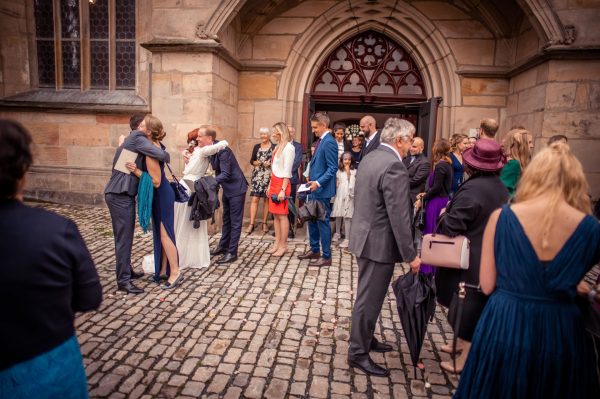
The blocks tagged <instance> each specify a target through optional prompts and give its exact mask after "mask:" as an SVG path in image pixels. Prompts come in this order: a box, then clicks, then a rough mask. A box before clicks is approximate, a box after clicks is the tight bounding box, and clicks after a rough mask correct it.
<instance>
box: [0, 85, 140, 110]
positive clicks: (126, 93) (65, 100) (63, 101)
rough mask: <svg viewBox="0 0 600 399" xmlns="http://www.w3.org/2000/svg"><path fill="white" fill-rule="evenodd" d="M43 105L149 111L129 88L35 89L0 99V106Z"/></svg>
mask: <svg viewBox="0 0 600 399" xmlns="http://www.w3.org/2000/svg"><path fill="white" fill-rule="evenodd" d="M4 108H6V109H15V108H18V109H33V110H39V109H43V110H44V111H47V110H54V111H66V112H69V113H80V112H81V113H89V112H90V111H92V112H97V113H111V114H114V113H124V114H127V113H132V112H148V111H149V110H150V107H149V105H148V103H147V102H146V101H145V100H144V99H143V98H142V97H140V96H138V95H137V94H136V93H135V91H132V90H115V91H108V90H88V91H81V90H52V89H38V90H32V91H28V92H25V93H20V94H16V95H14V96H10V97H5V98H3V99H1V100H0V109H4Z"/></svg>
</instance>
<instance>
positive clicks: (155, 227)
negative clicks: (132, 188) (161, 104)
mask: <svg viewBox="0 0 600 399" xmlns="http://www.w3.org/2000/svg"><path fill="white" fill-rule="evenodd" d="M140 130H141V131H143V132H144V133H145V134H146V137H148V139H149V140H150V141H151V142H152V144H154V145H155V146H156V147H159V148H162V149H164V148H165V146H164V145H162V143H161V141H162V140H163V139H164V138H165V136H166V135H167V133H166V132H165V130H164V129H163V124H162V122H161V121H160V119H158V118H157V117H155V116H153V115H146V117H145V118H144V121H143V122H142V123H141V124H140ZM127 168H128V169H129V170H130V171H131V172H132V173H134V174H135V175H136V176H137V177H142V174H143V173H147V174H148V175H149V177H150V178H151V179H152V185H153V186H154V192H153V196H152V238H153V243H154V269H155V273H154V281H156V282H160V280H166V282H165V284H164V285H163V286H161V288H162V289H165V290H167V289H172V288H175V287H176V286H178V285H179V284H181V282H182V281H183V273H182V272H181V271H180V270H179V255H178V253H177V247H176V245H175V222H174V219H175V216H174V213H175V194H174V193H173V189H172V188H171V185H170V184H169V180H168V179H167V177H166V176H165V164H164V163H163V162H159V161H157V160H156V159H154V158H150V157H145V158H144V161H143V163H142V169H138V168H137V166H136V165H135V163H132V162H128V163H127ZM142 184H143V181H142V182H140V186H142ZM138 197H139V195H138ZM139 201H142V199H139Z"/></svg>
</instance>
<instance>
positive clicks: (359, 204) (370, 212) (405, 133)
mask: <svg viewBox="0 0 600 399" xmlns="http://www.w3.org/2000/svg"><path fill="white" fill-rule="evenodd" d="M414 131H415V127H414V126H413V125H412V124H411V123H410V122H408V121H405V120H403V119H398V118H390V119H388V120H387V121H386V123H385V126H384V128H383V131H382V132H381V145H380V146H379V147H378V148H377V149H375V150H374V151H372V152H371V153H370V154H369V155H367V156H366V157H365V158H364V159H363V160H361V162H360V167H359V168H358V172H357V174H356V185H355V189H354V215H353V217H352V226H351V229H350V245H349V250H350V251H351V252H352V253H354V254H355V255H356V259H357V263H358V289H357V292H356V301H355V303H354V308H353V310H352V331H351V333H350V334H351V335H350V347H349V349H348V364H349V365H350V366H352V367H356V368H359V369H361V370H362V371H364V372H365V373H367V374H369V375H374V376H387V375H388V374H389V371H388V370H387V369H385V368H383V367H380V366H379V365H377V364H375V363H374V362H373V360H372V359H371V357H370V356H369V352H370V351H374V352H389V351H391V350H392V347H391V346H390V345H387V344H384V343H381V342H379V341H378V340H376V339H375V337H374V336H373V333H374V331H375V324H376V323H377V318H378V317H379V313H380V312H381V306H382V305H383V301H384V299H385V296H386V294H387V291H388V286H389V284H390V281H391V279H392V275H393V273H394V265H395V263H397V262H407V263H409V264H410V268H411V271H412V272H413V273H417V272H418V271H419V266H420V264H421V260H420V259H419V257H418V256H417V253H416V251H415V249H414V247H413V239H412V232H411V211H412V209H411V206H410V202H409V199H408V192H409V179H408V173H407V171H406V167H405V166H404V164H403V163H402V156H406V154H407V153H408V149H409V148H410V145H411V141H412V135H413V133H414Z"/></svg>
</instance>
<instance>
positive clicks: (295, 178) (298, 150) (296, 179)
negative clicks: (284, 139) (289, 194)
mask: <svg viewBox="0 0 600 399" xmlns="http://www.w3.org/2000/svg"><path fill="white" fill-rule="evenodd" d="M292 144H293V145H294V151H295V155H294V163H293V164H292V178H291V179H290V184H300V173H298V172H299V171H298V169H299V168H300V163H302V144H300V143H298V142H297V141H296V140H294V141H292Z"/></svg>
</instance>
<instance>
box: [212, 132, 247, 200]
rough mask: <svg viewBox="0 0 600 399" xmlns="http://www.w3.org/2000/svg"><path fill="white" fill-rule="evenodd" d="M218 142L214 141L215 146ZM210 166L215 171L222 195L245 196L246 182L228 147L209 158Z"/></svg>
mask: <svg viewBox="0 0 600 399" xmlns="http://www.w3.org/2000/svg"><path fill="white" fill-rule="evenodd" d="M216 143H218V141H215V144H216ZM210 165H211V166H212V168H213V169H214V171H215V174H216V179H217V182H218V183H219V184H220V185H221V188H222V189H223V195H226V196H227V197H236V196H238V195H243V194H246V190H247V189H248V182H247V181H246V178H245V177H244V173H243V172H242V169H241V168H240V165H239V164H238V161H237V159H235V155H233V151H231V149H230V148H229V147H227V148H225V149H224V150H221V151H219V152H218V153H217V154H215V155H211V157H210Z"/></svg>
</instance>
